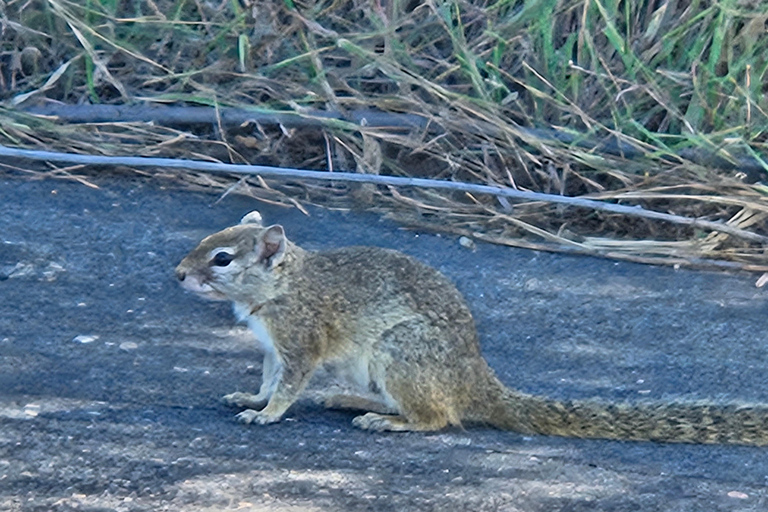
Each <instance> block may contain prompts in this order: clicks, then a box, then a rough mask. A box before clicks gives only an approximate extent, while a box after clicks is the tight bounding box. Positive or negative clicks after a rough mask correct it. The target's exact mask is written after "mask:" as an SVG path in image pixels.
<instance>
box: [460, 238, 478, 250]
mask: <svg viewBox="0 0 768 512" xmlns="http://www.w3.org/2000/svg"><path fill="white" fill-rule="evenodd" d="M459 245H460V246H462V247H463V248H465V249H470V250H472V251H474V250H475V249H477V245H475V242H474V240H472V239H471V238H467V237H466V236H462V237H461V238H459Z"/></svg>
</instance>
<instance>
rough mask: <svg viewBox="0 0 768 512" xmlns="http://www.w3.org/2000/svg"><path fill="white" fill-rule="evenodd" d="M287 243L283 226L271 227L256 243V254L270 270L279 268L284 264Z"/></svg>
mask: <svg viewBox="0 0 768 512" xmlns="http://www.w3.org/2000/svg"><path fill="white" fill-rule="evenodd" d="M249 215H250V214H249ZM286 242H287V240H286V239H285V230H283V226H280V225H279V224H275V225H274V226H269V227H268V228H267V229H266V231H264V232H263V233H262V234H261V236H260V237H259V241H258V242H257V243H256V253H257V254H258V257H259V262H262V261H263V262H265V263H266V265H267V268H269V269H273V268H275V267H276V266H278V265H279V264H280V263H282V262H283V258H285V246H286V245H287V243H286Z"/></svg>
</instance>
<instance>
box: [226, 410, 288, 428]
mask: <svg viewBox="0 0 768 512" xmlns="http://www.w3.org/2000/svg"><path fill="white" fill-rule="evenodd" d="M235 418H236V419H237V421H239V422H240V423H245V424H246V425H250V424H251V423H256V424H257V425H267V424H269V423H275V422H278V421H280V416H274V415H271V414H264V413H263V412H261V411H256V410H254V409H246V410H244V411H243V412H241V413H240V414H238V415H237V416H235Z"/></svg>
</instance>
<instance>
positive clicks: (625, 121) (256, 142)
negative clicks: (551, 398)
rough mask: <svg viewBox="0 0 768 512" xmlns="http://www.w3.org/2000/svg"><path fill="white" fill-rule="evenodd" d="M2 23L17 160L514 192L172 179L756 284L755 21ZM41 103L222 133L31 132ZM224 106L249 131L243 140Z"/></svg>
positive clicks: (220, 9)
mask: <svg viewBox="0 0 768 512" xmlns="http://www.w3.org/2000/svg"><path fill="white" fill-rule="evenodd" d="M0 16H1V17H2V26H3V30H4V37H3V38H2V41H1V42H0V44H2V47H3V48H2V50H3V55H4V56H6V57H5V58H6V60H5V61H3V62H4V64H6V65H5V66H4V67H3V68H2V72H1V73H0V76H1V77H2V83H0V88H2V90H3V91H4V95H5V103H4V105H5V107H4V108H3V109H2V110H0V117H1V118H2V119H0V121H2V128H1V129H0V139H2V140H0V142H2V143H3V144H4V145H5V146H7V147H15V148H21V149H30V150H52V151H58V152H64V153H68V154H79V155H96V156H106V155H109V156H115V157H126V156H129V157H166V158H185V159H192V160H196V161H209V162H220V163H232V164H255V165H263V166H270V167H286V168H294V169H306V170H329V169H333V170H336V171H338V170H348V171H354V172H356V173H358V174H367V175H378V176H382V177H383V176H392V177H401V178H414V179H430V180H439V181H441V182H449V183H453V184H461V183H465V184H471V185H474V186H483V187H490V188H492V189H494V190H508V191H511V192H520V193H522V194H519V195H517V196H514V194H512V196H514V197H512V196H510V197H509V198H508V197H505V195H504V194H495V195H488V194H478V193H477V192H476V191H475V192H472V191H470V190H469V189H466V188H464V189H459V190H455V189H454V190H448V189H442V190H436V189H434V188H430V189H424V188H421V187H409V188H392V187H388V186H372V185H359V184H354V185H350V184H345V183H342V182H341V181H340V180H335V181H334V182H332V183H327V182H325V183H318V182H317V181H312V182H301V183H299V182H297V181H296V179H295V178H294V179H293V180H291V181H288V182H286V181H284V180H276V179H275V178H274V177H273V178H268V177H267V176H266V175H264V174H262V175H260V176H256V177H249V178H245V179H243V178H242V177H231V178H230V177H227V176H222V175H205V174H201V173H200V172H191V171H190V172H187V173H185V174H184V179H185V180H186V182H187V183H189V184H195V186H206V187H216V188H221V190H222V191H223V193H225V194H226V193H231V192H239V193H249V194H253V195H256V196H259V197H260V198H261V199H263V200H267V201H272V202H280V203H288V204H298V205H300V203H301V201H313V202H318V203H322V204H326V205H331V206H334V207H352V206H357V207H365V208H369V209H377V210H380V211H385V212H387V213H389V214H390V215H392V216H395V217H396V218H398V219H400V220H402V221H403V222H408V223H409V224H412V225H418V226H421V227H429V228H431V229H440V230H445V231H452V232H456V233H461V234H465V235H470V236H474V237H475V238H478V239H483V240H489V241H493V242H496V243H504V244H509V245H518V246H528V247H535V248H538V249H545V250H565V251H575V252H583V253H588V254H596V255H602V256H608V257H614V258H622V259H629V260H635V261H644V262H652V263H664V264H675V265H696V266H717V267H728V268H745V269H751V270H764V269H766V268H767V267H768V259H766V254H765V247H764V241H765V237H766V236H768V232H766V231H767V230H766V226H765V215H766V210H767V209H768V200H766V192H767V191H768V190H767V189H766V187H765V186H764V185H762V183H761V182H763V181H765V176H766V168H767V167H766V165H765V159H764V158H763V155H766V154H768V151H767V149H768V148H766V135H765V134H766V133H768V130H767V129H766V128H768V116H767V115H766V112H768V95H766V92H765V90H764V85H763V84H765V83H766V82H767V81H768V80H767V79H766V73H767V72H768V71H767V69H768V57H767V56H768V38H765V37H762V35H764V32H765V23H766V20H767V19H768V15H766V14H765V12H764V9H762V8H761V7H760V5H759V3H757V4H754V5H753V4H750V3H744V2H715V3H700V2H693V3H688V2H682V3H673V2H650V1H647V2H646V1H641V2H619V1H618V0H615V1H609V0H584V1H568V0H543V1H537V0H532V1H526V2H508V1H503V0H501V1H498V2H479V1H451V0H447V1H427V2H410V1H409V2H405V1H399V0H391V1H388V2H380V1H374V0H371V1H354V0H353V1H327V2H296V1H291V0H284V1H272V0H268V1H263V2H254V3H251V4H250V5H249V6H248V7H247V8H243V7H241V4H239V3H237V2H222V3H219V2H211V3H206V2H186V1H183V0H178V1H160V2H146V3H142V2H114V1H107V0H101V1H93V0H91V1H88V2H85V1H80V2H78V1H66V0H47V1H43V0H32V1H30V2H26V3H24V4H19V3H15V2H10V3H7V4H6V5H5V10H4V11H3V12H0ZM43 99H48V100H55V101H57V102H59V104H68V105H79V104H101V105H110V104H111V105H121V104H134V105H137V104H143V105H160V104H163V105H168V104H172V105H177V106H198V107H200V106H203V107H207V108H209V109H210V110H209V111H208V112H210V111H212V112H213V114H212V115H211V114H210V113H209V114H205V116H207V117H205V118H204V119H200V120H199V122H192V123H191V124H190V123H188V122H182V121H181V120H179V119H176V121H175V122H173V121H169V122H163V121H162V120H158V119H152V122H150V120H148V119H146V118H141V117H139V118H132V119H120V118H99V119H96V120H94V119H90V120H88V119H85V120H81V122H80V123H78V124H73V123H72V122H64V121H63V119H64V118H65V117H66V116H62V117H61V118H60V120H59V121H58V122H56V121H55V120H53V119H50V118H47V117H39V116H37V117H35V116H32V115H30V114H28V113H24V112H23V111H24V110H29V109H30V108H31V107H32V106H34V105H35V104H37V105H40V104H42V105H45V103H41V100H43ZM228 108H234V109H238V110H240V111H249V110H250V111H251V112H252V113H253V115H251V116H245V117H243V118H241V119H239V122H238V123H232V122H231V120H228V118H227V116H228V115H229V114H227V113H226V112H228V110H227V109H228ZM322 112H326V113H329V114H327V115H325V114H322ZM356 112H368V113H375V114H376V115H380V116H383V117H382V119H384V118H386V116H389V115H392V114H396V115H397V116H400V117H399V118H400V119H406V120H407V121H406V122H404V123H388V124H387V123H383V122H371V123H369V124H366V123H363V122H361V120H360V119H358V118H355V117H354V113H356ZM336 113H338V114H339V115H336ZM260 116H261V117H260ZM263 116H274V119H272V120H271V121H267V120H265V119H264V117H263ZM281 116H282V117H281ZM368 117H369V118H371V119H373V116H372V115H370V114H369V115H368ZM288 118H290V119H292V120H293V121H291V120H287V119H288ZM390 119H391V118H390ZM297 120H309V122H299V121H297ZM411 121H413V122H411ZM5 165H6V166H8V165H13V164H12V163H11V162H8V161H6V162H5ZM48 172H51V173H55V174H58V175H62V174H63V173H68V174H69V175H71V174H72V173H73V172H74V169H72V168H65V169H64V170H62V169H60V168H54V169H50V170H49V171H48ZM78 172H80V173H81V174H83V173H84V172H85V170H83V169H80V170H78ZM80 179H83V180H85V178H82V177H81V178H80ZM86 182H87V181H86ZM528 193H532V194H533V195H526V194H528ZM536 194H542V195H541V196H538V195H536ZM551 196H556V197H560V199H556V200H550V199H549V198H550V197H551ZM579 201H587V202H583V203H582V204H581V206H579V207H573V206H572V204H574V203H578V202H579ZM596 205H613V206H615V207H616V208H614V207H613V206H608V207H605V206H596ZM633 207H640V208H641V210H639V209H633ZM640 211H642V212H649V213H651V215H637V214H636V213H637V212H640ZM654 213H655V214H658V215H653V214H654ZM672 218H681V219H688V220H687V221H685V222H682V223H680V222H677V223H676V222H670V219H672Z"/></svg>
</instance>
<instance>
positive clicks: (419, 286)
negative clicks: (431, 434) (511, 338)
mask: <svg viewBox="0 0 768 512" xmlns="http://www.w3.org/2000/svg"><path fill="white" fill-rule="evenodd" d="M176 276H177V277H178V279H179V281H180V282H181V284H182V286H183V287H184V288H186V289H187V290H190V291H193V292H196V293H197V294H199V295H201V296H203V297H206V298H208V299H213V300H229V301H232V302H233V304H234V311H235V315H236V316H237V317H238V319H239V320H241V321H245V322H247V324H248V326H249V327H250V329H251V330H252V331H253V332H254V333H255V335H256V337H257V339H258V341H259V343H260V344H261V347H262V348H263V350H264V365H263V379H262V385H261V388H260V390H259V393H258V394H257V395H252V394H248V393H241V392H236V393H232V394H229V395H226V396H225V397H224V401H225V402H227V403H228V404H230V405H235V406H238V407H244V408H245V410H243V411H242V412H241V413H240V414H238V415H237V418H238V419H239V420H240V421H242V422H245V423H260V424H266V423H272V422H276V421H279V420H280V418H281V417H282V416H283V414H284V413H285V411H286V410H287V409H288V407H290V406H291V404H293V403H294V402H295V401H296V399H297V398H298V396H299V394H300V393H301V392H302V390H303V389H304V388H305V386H306V385H307V382H308V381H309V379H310V377H311V376H312V374H313V372H314V371H315V370H316V369H317V368H318V367H320V366H321V365H324V366H326V367H329V369H331V371H333V372H334V373H335V375H336V376H337V377H340V378H342V379H344V380H345V381H346V382H348V383H350V384H352V385H353V386H354V387H355V388H356V389H359V390H360V392H361V395H360V396H339V395H337V396H333V397H329V398H328V399H327V400H326V405H327V406H329V407H343V408H354V409H361V410H363V411H369V412H367V413H365V414H363V415H361V416H357V417H356V418H355V419H354V420H353V424H354V425H356V426H358V427H360V428H363V429H369V430H376V431H383V430H388V431H433V430H439V429H442V428H444V427H446V426H448V425H455V426H461V425H463V424H471V423H480V424H486V425H491V426H494V427H497V428H500V429H506V430H512V431H516V432H520V433H524V434H545V435H560V436H572V437H583V438H605V439H629V440H653V441H670V442H672V441H676V442H691V443H727V444H746V445H766V444H768V406H766V405H743V404H724V405H720V404H713V403H703V402H688V403H686V402H665V401H659V402H647V403H643V402H641V403H637V404H627V403H603V402H600V401H597V400H594V401H593V400H583V401H582V400H578V401H577V400H566V401H557V400H553V399H549V398H546V397H540V396H534V395H529V394H525V393H522V392H520V391H516V390H513V389H509V388H507V387H506V386H504V384H502V383H501V381H499V380H498V378H497V377H496V376H495V374H494V372H493V371H492V370H491V369H490V368H489V367H488V364H487V363H486V361H485V360H484V359H483V357H482V355H481V353H480V346H479V343H478V337H477V332H476V330H475V324H474V320H473V319H472V315H471V313H470V311H469V308H468V307H467V305H466V303H465V302H464V299H463V297H462V296H461V294H460V293H459V291H458V290H457V289H456V287H455V286H454V285H453V284H452V283H451V282H450V281H449V280H448V279H447V278H446V277H445V276H444V275H442V274H441V273H440V272H438V271H437V270H435V269H433V268H431V267H429V266H427V265H425V264H423V263H420V262H419V261H417V260H416V259H414V258H412V257H410V256H407V255H405V254H402V253H400V252H397V251H394V250H388V249H381V248H377V247H345V248H341V249H334V250H329V251H319V252H311V251H306V250H304V249H302V248H300V247H298V246H297V245H295V244H293V243H292V242H290V241H289V240H288V239H287V238H286V236H285V231H284V229H283V227H282V226H280V225H273V226H268V227H264V226H263V225H262V222H261V215H259V213H258V212H251V213H249V214H248V215H246V216H245V217H244V218H243V220H242V221H241V222H240V224H239V225H236V226H233V227H230V228H227V229H225V230H223V231H220V232H218V233H215V234H213V235H211V236H209V237H207V238H205V239H204V240H203V241H202V242H200V245H198V246H197V248H195V249H194V250H193V251H192V252H191V253H189V255H187V256H186V257H185V258H184V260H183V261H182V262H181V263H180V264H179V266H178V267H177V268H176ZM365 395H368V396H373V397H375V399H369V398H365Z"/></svg>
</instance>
